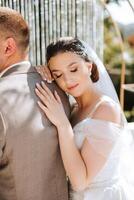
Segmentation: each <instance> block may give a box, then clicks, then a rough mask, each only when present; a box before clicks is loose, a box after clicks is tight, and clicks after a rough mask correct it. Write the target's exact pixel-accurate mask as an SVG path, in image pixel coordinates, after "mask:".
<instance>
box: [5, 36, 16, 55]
mask: <svg viewBox="0 0 134 200" xmlns="http://www.w3.org/2000/svg"><path fill="white" fill-rule="evenodd" d="M16 51H17V44H16V41H15V39H14V38H12V37H9V38H7V40H6V41H5V52H4V53H5V55H6V56H7V57H9V56H11V55H13V54H14V53H15V52H16Z"/></svg>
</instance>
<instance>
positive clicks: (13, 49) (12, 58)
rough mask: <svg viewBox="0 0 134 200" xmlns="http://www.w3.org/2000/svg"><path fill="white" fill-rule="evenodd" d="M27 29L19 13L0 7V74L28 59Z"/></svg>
mask: <svg viewBox="0 0 134 200" xmlns="http://www.w3.org/2000/svg"><path fill="white" fill-rule="evenodd" d="M28 46H29V28H28V25H27V23H26V22H25V20H24V19H23V17H22V16H21V14H20V13H18V12H17V11H15V10H12V9H10V8H8V7H0V72H1V71H3V70H4V69H5V68H7V67H8V66H10V65H12V64H15V63H17V62H20V61H22V60H26V59H27V57H28Z"/></svg>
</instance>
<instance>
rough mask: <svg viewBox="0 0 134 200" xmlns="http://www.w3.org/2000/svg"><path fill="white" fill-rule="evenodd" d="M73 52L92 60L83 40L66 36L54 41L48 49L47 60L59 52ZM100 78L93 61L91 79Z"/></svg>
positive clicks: (96, 79) (94, 80)
mask: <svg viewBox="0 0 134 200" xmlns="http://www.w3.org/2000/svg"><path fill="white" fill-rule="evenodd" d="M65 52H73V53H75V54H77V55H79V56H80V57H81V58H82V59H83V60H84V61H86V62H91V61H90V60H89V58H88V55H87V53H86V48H85V46H84V45H83V44H82V42H81V41H80V40H79V39H77V38H70V37H65V38H61V39H59V40H58V41H56V42H52V43H51V44H49V45H48V46H47V49H46V61H47V63H48V62H49V60H50V58H51V57H53V56H56V55H57V54H58V53H65ZM98 79H99V72H98V69H97V66H96V64H95V63H92V70H91V80H92V81H93V82H97V81H98Z"/></svg>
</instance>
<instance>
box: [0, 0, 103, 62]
mask: <svg viewBox="0 0 134 200" xmlns="http://www.w3.org/2000/svg"><path fill="white" fill-rule="evenodd" d="M0 6H6V7H10V8H13V9H15V10H17V11H19V12H20V13H21V14H22V15H23V16H24V18H25V19H26V21H27V22H28V24H29V27H30V31H31V37H30V60H31V62H32V63H33V64H34V65H37V64H42V63H44V62H45V49H46V46H47V45H48V44H49V43H50V42H51V41H55V40H56V39H57V38H59V37H62V36H77V37H79V38H80V39H82V40H84V41H86V42H87V43H89V44H90V45H91V46H92V47H93V48H94V49H95V50H96V52H97V53H98V55H99V56H100V57H101V58H102V54H103V8H102V6H101V4H100V2H99V0H0Z"/></svg>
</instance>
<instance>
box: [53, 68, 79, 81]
mask: <svg viewBox="0 0 134 200" xmlns="http://www.w3.org/2000/svg"><path fill="white" fill-rule="evenodd" d="M76 71H78V69H77V68H75V69H72V70H70V72H76ZM61 76H62V74H59V75H57V74H54V75H53V77H54V78H55V79H58V78H60V77H61Z"/></svg>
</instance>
